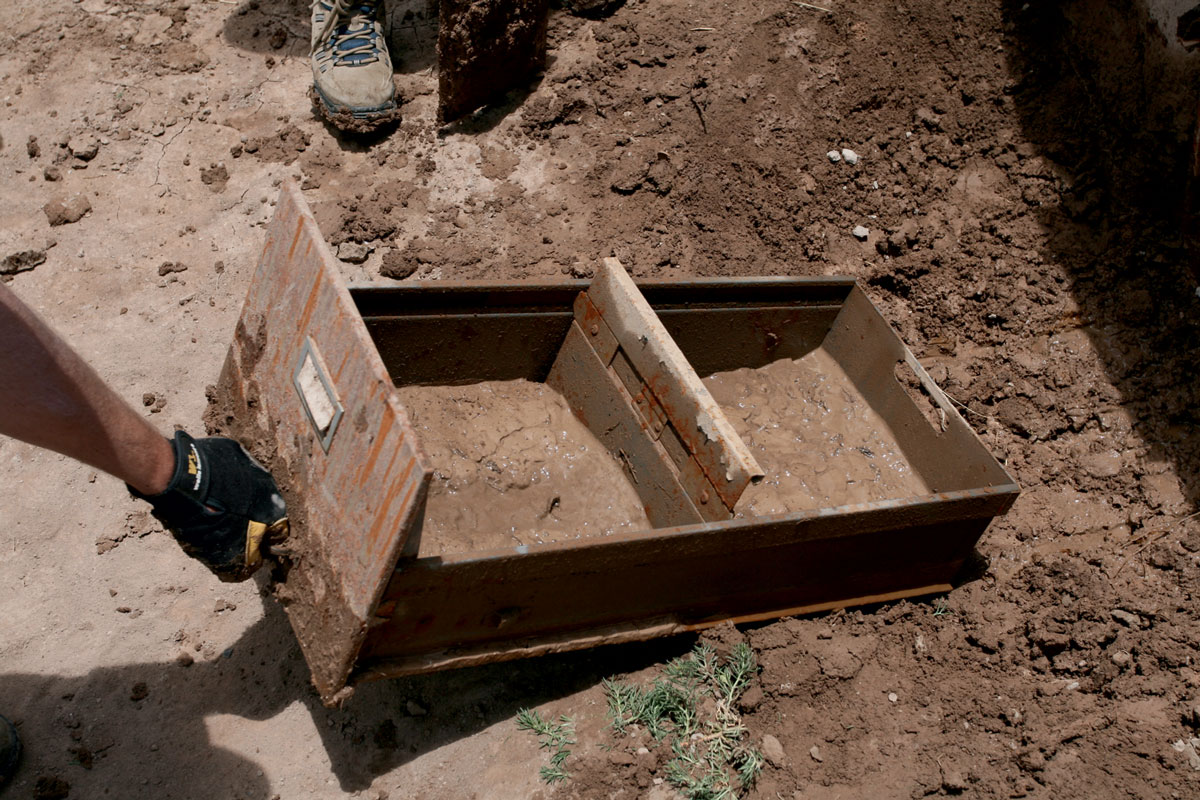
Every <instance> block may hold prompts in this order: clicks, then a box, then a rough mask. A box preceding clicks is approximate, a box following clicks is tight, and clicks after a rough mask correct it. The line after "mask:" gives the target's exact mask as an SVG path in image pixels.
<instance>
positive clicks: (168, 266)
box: [158, 261, 187, 277]
mask: <svg viewBox="0 0 1200 800" xmlns="http://www.w3.org/2000/svg"><path fill="white" fill-rule="evenodd" d="M186 271H187V264H184V263H183V262H182V261H164V262H163V263H161V264H159V265H158V274H159V277H162V276H163V275H170V274H171V273H172V272H186Z"/></svg>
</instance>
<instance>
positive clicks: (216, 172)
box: [200, 161, 229, 192]
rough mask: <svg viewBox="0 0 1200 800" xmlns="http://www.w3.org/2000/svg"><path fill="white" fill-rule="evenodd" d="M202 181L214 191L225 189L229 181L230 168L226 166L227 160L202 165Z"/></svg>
mask: <svg viewBox="0 0 1200 800" xmlns="http://www.w3.org/2000/svg"><path fill="white" fill-rule="evenodd" d="M200 182H201V183H203V184H204V185H205V186H207V187H208V188H210V189H212V190H213V191H214V192H220V191H224V189H225V184H227V183H228V182H229V170H228V169H227V168H226V167H225V162H223V161H218V162H217V163H215V164H210V165H209V166H207V167H201V168H200Z"/></svg>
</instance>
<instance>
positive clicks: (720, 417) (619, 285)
mask: <svg viewBox="0 0 1200 800" xmlns="http://www.w3.org/2000/svg"><path fill="white" fill-rule="evenodd" d="M587 300H588V304H589V305H590V306H592V307H594V309H595V310H596V311H597V312H598V314H599V317H600V319H602V320H603V321H604V322H605V323H607V326H608V328H609V330H611V331H612V333H613V335H614V336H615V337H616V340H617V342H618V343H619V345H620V351H619V352H620V353H621V354H623V355H624V357H625V358H626V359H627V360H628V367H626V366H625V365H624V363H623V362H619V361H617V360H616V359H619V358H620V356H619V355H618V356H617V357H616V359H614V363H613V366H614V367H618V368H620V369H624V370H625V372H628V371H629V368H632V371H633V373H634V374H635V375H636V376H637V378H640V380H641V382H642V383H643V384H644V385H645V388H646V389H647V390H648V392H649V393H650V394H652V395H653V397H654V400H655V404H656V405H658V406H659V407H661V408H662V410H663V412H664V413H665V415H666V418H667V419H668V420H670V424H671V426H672V427H673V428H674V429H675V431H676V433H678V434H679V437H680V439H681V440H682V441H683V443H684V445H685V447H686V448H687V451H688V452H689V453H690V454H691V456H692V458H693V459H694V460H695V462H696V464H697V465H698V466H699V468H700V470H701V472H702V473H703V475H704V476H705V478H706V479H707V482H708V483H709V484H710V485H711V486H712V490H713V492H714V493H715V494H716V495H717V496H718V497H719V498H720V499H721V501H722V503H724V505H725V508H726V511H727V512H728V514H727V516H728V515H729V514H732V512H733V508H734V506H735V505H736V504H737V501H738V498H739V497H741V496H742V492H743V491H745V489H746V487H747V486H749V485H750V483H751V482H754V481H758V480H761V479H762V477H763V471H762V468H761V467H759V465H758V463H757V462H756V461H755V460H754V456H753V455H751V454H750V450H749V449H748V448H747V447H746V445H745V443H744V442H742V440H741V438H740V437H739V436H738V435H737V433H736V432H735V431H734V429H733V426H732V425H730V424H729V421H728V420H727V419H726V418H725V414H724V412H723V411H721V409H720V407H719V406H718V405H717V403H716V401H715V400H713V398H712V395H710V394H709V392H708V389H707V388H705V386H704V384H703V383H702V382H701V381H700V377H699V376H698V375H697V374H696V371H695V370H694V369H693V367H692V365H691V364H689V363H688V361H687V359H686V358H685V357H684V355H683V352H682V351H681V350H680V348H679V346H678V345H677V344H676V343H675V342H674V341H673V340H672V338H671V336H670V334H669V333H668V332H667V329H666V328H665V327H664V326H663V323H662V322H661V321H660V320H659V318H658V317H657V316H656V315H655V313H654V310H653V309H652V308H651V307H650V305H649V303H647V302H646V299H645V298H644V297H643V296H642V294H641V292H639V291H638V288H637V286H636V285H634V283H633V281H632V280H631V279H630V277H629V275H628V274H627V273H626V272H625V269H624V267H622V266H621V262H620V261H618V260H617V259H615V258H606V259H604V263H603V266H602V267H601V270H600V272H599V274H598V275H597V276H596V279H595V280H594V281H593V282H592V285H591V286H590V287H588V291H587ZM581 324H582V323H581ZM625 372H623V373H622V374H623V377H624V375H625ZM631 380H632V378H630V377H626V378H625V381H626V386H627V387H628V388H630V393H631V394H633V395H634V396H635V397H636V396H637V395H638V394H639V392H637V391H635V390H634V389H633V388H632V387H631V386H630V381H631ZM648 410H649V409H647V411H648ZM659 431H661V428H660V429H659ZM685 485H686V484H685ZM687 488H688V491H689V493H692V496H693V497H696V494H695V493H694V492H695V491H696V490H697V489H698V487H691V486H688V487H687Z"/></svg>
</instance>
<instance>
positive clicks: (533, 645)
mask: <svg viewBox="0 0 1200 800" xmlns="http://www.w3.org/2000/svg"><path fill="white" fill-rule="evenodd" d="M951 588H952V586H951V584H949V583H931V584H929V585H926V586H919V587H915V588H911V589H903V590H900V591H895V592H884V593H880V594H869V595H862V596H861V597H850V598H846V599H844V600H837V601H833V602H827V603H809V604H807V605H801V606H792V607H788V608H782V609H779V610H778V611H767V612H763V613H758V614H745V615H739V616H717V617H713V618H712V619H707V620H704V621H702V622H690V623H685V622H679V621H678V620H675V619H672V618H671V617H660V618H658V619H652V620H644V621H642V622H641V623H628V624H618V625H612V626H608V627H606V628H602V629H594V630H589V631H588V632H587V633H586V634H583V635H578V634H571V633H565V634H560V635H557V636H547V637H539V638H538V639H536V640H530V641H523V642H513V643H512V644H511V645H505V646H496V645H495V644H493V643H488V644H483V645H480V646H478V647H464V648H462V649H461V650H456V651H453V652H449V651H442V652H439V653H430V654H424V655H419V656H412V657H409V658H396V659H388V660H380V661H373V662H371V663H370V665H369V666H367V667H365V668H359V669H356V670H355V672H354V673H353V674H351V676H350V680H349V683H350V684H358V683H364V682H366V681H373V680H382V679H387V678H401V677H404V676H406V675H422V674H425V673H429V672H440V671H442V670H447V669H463V668H466V667H477V666H482V665H484V664H493V663H497V662H502V661H516V660H519V659H523V658H533V657H536V656H545V655H553V654H555V653H569V652H572V651H575V650H586V649H588V648H592V647H599V646H602V645H610V644H628V643H631V642H644V641H648V640H650V639H657V638H660V637H663V636H674V635H678V634H682V633H693V632H696V631H702V630H705V629H707V628H712V627H715V626H717V625H720V624H722V623H724V622H732V623H734V624H735V625H741V624H748V623H753V622H764V621H767V620H772V619H781V618H783V617H795V616H800V615H803V614H817V613H820V612H822V611H832V610H834V609H838V608H854V607H856V606H865V605H871V604H873V603H890V602H894V601H896V600H903V599H905V598H911V597H922V596H925V595H932V594H942V593H944V592H948V591H950V589H951Z"/></svg>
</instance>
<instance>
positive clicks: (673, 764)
mask: <svg viewBox="0 0 1200 800" xmlns="http://www.w3.org/2000/svg"><path fill="white" fill-rule="evenodd" d="M757 674H758V663H757V661H756V659H755V657H754V651H753V650H751V649H750V647H749V646H748V645H746V644H745V643H741V644H739V645H737V647H735V648H734V649H733V652H732V653H731V654H730V656H729V658H728V659H726V660H724V661H723V662H722V660H721V659H720V658H719V657H718V656H717V653H716V650H714V649H713V647H712V645H709V644H707V643H703V642H702V643H700V644H697V645H696V647H695V649H694V650H693V651H692V652H691V653H689V654H688V655H686V656H681V657H679V658H675V659H672V660H671V661H669V662H667V663H666V664H665V665H664V666H663V669H662V673H661V674H660V675H659V676H658V677H657V678H655V679H654V682H653V683H652V684H651V685H650V686H648V687H641V686H635V685H633V684H628V683H620V682H617V681H612V680H605V681H604V682H603V686H604V693H605V695H606V697H607V698H608V713H609V717H610V718H611V720H612V721H611V723H610V724H611V727H612V729H613V730H614V731H616V732H617V733H623V732H626V731H627V730H628V729H629V728H631V727H632V726H641V727H643V728H645V729H646V731H648V732H649V733H650V735H651V736H653V737H654V740H655V741H656V742H659V743H660V744H661V745H669V747H670V749H671V756H672V757H671V760H670V761H668V762H667V764H666V766H665V771H666V778H667V780H668V781H669V782H670V783H671V784H672V785H673V786H675V787H676V788H678V789H679V790H681V791H682V792H683V794H684V795H685V796H686V797H688V798H689V800H737V798H738V797H739V792H742V791H745V790H747V789H749V788H750V787H751V786H752V785H753V784H754V781H755V779H756V778H757V777H758V774H759V773H760V772H761V771H762V766H763V757H762V754H761V753H759V752H758V751H757V750H755V749H754V748H753V747H750V746H749V745H748V744H747V743H746V741H745V739H746V727H745V726H744V725H743V724H742V718H741V714H739V713H738V711H737V701H738V698H740V697H741V696H742V694H743V693H744V692H745V691H746V689H747V688H749V686H750V682H751V681H752V680H753V679H754V677H755V676H756V675H757ZM705 698H712V700H711V702H707V703H702V701H703V700H704V699H705ZM701 709H703V711H702V710H701Z"/></svg>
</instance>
